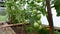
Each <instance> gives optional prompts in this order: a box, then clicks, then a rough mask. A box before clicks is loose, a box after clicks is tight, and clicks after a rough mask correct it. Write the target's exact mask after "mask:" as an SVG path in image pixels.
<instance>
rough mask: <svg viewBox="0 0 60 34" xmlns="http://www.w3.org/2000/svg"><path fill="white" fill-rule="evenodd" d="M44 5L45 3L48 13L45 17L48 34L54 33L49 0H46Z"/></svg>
mask: <svg viewBox="0 0 60 34" xmlns="http://www.w3.org/2000/svg"><path fill="white" fill-rule="evenodd" d="M46 5H47V13H48V16H47V19H48V22H49V26H50V34H54V26H53V19H52V14H51V7H50V0H46Z"/></svg>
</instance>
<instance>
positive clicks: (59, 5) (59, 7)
mask: <svg viewBox="0 0 60 34" xmlns="http://www.w3.org/2000/svg"><path fill="white" fill-rule="evenodd" d="M53 4H54V7H55V9H56V12H57V16H60V0H54V3H53Z"/></svg>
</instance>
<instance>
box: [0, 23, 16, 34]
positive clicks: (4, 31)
mask: <svg viewBox="0 0 60 34" xmlns="http://www.w3.org/2000/svg"><path fill="white" fill-rule="evenodd" d="M4 25H8V24H7V23H5V24H4ZM1 26H2V25H0V27H1ZM0 34H16V33H15V32H14V31H13V29H12V28H11V27H6V28H0Z"/></svg>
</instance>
